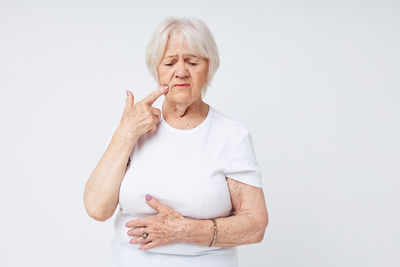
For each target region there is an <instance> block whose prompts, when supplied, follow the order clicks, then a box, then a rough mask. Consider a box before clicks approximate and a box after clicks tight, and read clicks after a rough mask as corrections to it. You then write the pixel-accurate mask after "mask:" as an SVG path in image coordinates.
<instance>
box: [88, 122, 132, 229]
mask: <svg viewBox="0 0 400 267" xmlns="http://www.w3.org/2000/svg"><path fill="white" fill-rule="evenodd" d="M120 128H121V125H119V126H118V127H117V129H116V131H115V132H114V135H113V136H112V138H111V141H110V144H109V145H108V147H107V149H106V151H105V152H104V154H103V156H102V157H101V158H100V160H99V162H98V163H97V165H96V167H95V169H94V170H93V172H92V174H91V175H90V178H89V179H88V181H87V182H86V186H85V190H84V204H85V208H86V211H87V213H88V214H89V216H90V217H92V218H94V219H95V220H98V221H105V220H107V219H108V218H110V217H111V216H112V215H113V214H114V211H115V209H116V207H117V205H118V196H119V188H120V185H121V182H122V179H123V178H124V175H125V171H126V167H127V163H128V160H129V155H130V153H131V151H132V148H133V146H134V145H135V144H136V142H137V140H138V139H139V138H138V137H137V136H134V137H130V136H128V135H127V134H125V133H126V132H127V131H121V129H120Z"/></svg>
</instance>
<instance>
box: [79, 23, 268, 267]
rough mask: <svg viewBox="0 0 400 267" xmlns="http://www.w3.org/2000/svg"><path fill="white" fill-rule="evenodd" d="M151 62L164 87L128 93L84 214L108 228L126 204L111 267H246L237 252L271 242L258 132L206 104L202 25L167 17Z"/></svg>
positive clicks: (208, 74) (211, 56)
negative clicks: (255, 137)
mask: <svg viewBox="0 0 400 267" xmlns="http://www.w3.org/2000/svg"><path fill="white" fill-rule="evenodd" d="M146 63H147V66H148V68H149V70H150V72H151V74H152V75H153V76H154V78H155V79H156V81H157V83H158V84H159V88H158V89H157V90H155V91H153V92H151V93H150V94H149V95H148V96H147V97H145V98H144V99H142V100H141V101H135V99H134V96H133V94H132V92H130V91H127V99H126V106H125V109H124V111H123V114H122V118H121V121H120V123H119V124H118V125H117V126H116V128H115V131H114V134H113V135H112V138H111V140H110V143H109V145H108V147H107V149H106V151H105V152H104V154H103V156H102V157H101V159H100V160H99V162H98V164H97V166H96V167H95V169H94V171H93V172H92V174H91V176H90V178H89V180H88V181H87V184H86V187H85V193H84V204H85V208H86V210H87V212H88V214H89V215H90V216H91V217H92V218H94V219H96V220H98V221H105V220H107V219H108V218H110V217H111V216H112V215H113V214H114V211H115V209H116V207H117V205H118V204H119V210H118V214H117V216H116V219H115V222H114V227H115V236H114V239H113V241H112V253H111V260H110V261H111V266H115V267H117V266H118V267H125V266H126V267H127V266H156V267H159V266H174V267H177V266H191V267H195V266H201V267H205V266H207V267H212V266H218V267H222V266H230V267H232V266H237V248H236V247H237V246H239V245H243V244H250V243H258V242H261V241H262V240H263V237H264V232H265V229H266V227H267V224H268V214H267V208H266V205H265V200H264V194H263V190H262V184H261V173H260V169H259V166H258V164H257V160H256V157H255V153H254V148H253V144H252V138H251V134H250V132H249V130H248V129H247V128H246V127H245V126H244V125H243V124H242V123H240V122H238V121H235V120H234V119H232V118H230V117H228V116H227V115H224V114H223V113H221V112H219V111H218V110H216V109H215V108H213V107H211V106H210V105H209V104H207V103H205V102H204V101H203V96H204V94H205V92H206V89H207V87H208V86H209V85H210V82H211V80H212V78H213V76H214V73H215V72H216V70H217V69H218V66H219V57H218V50H217V46H216V44H215V41H214V38H213V36H212V34H211V32H210V30H209V28H208V27H207V26H206V25H205V24H204V23H203V22H202V21H201V20H199V19H189V18H183V19H178V18H174V17H169V18H166V19H165V20H164V21H163V22H162V23H161V24H160V26H159V27H158V28H157V29H156V31H155V33H154V35H153V37H152V39H151V41H150V43H149V44H148V46H147V53H146ZM161 95H164V101H163V102H162V106H161V107H159V108H157V107H153V105H155V104H154V103H155V101H156V100H157V99H158V98H159V97H160V96H161ZM227 97H228V98H229V96H227ZM135 102H136V103H135Z"/></svg>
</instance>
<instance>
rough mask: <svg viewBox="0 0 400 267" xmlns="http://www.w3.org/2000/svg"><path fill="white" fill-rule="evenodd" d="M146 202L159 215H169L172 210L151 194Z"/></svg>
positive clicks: (147, 196)
mask: <svg viewBox="0 0 400 267" xmlns="http://www.w3.org/2000/svg"><path fill="white" fill-rule="evenodd" d="M146 202H147V204H149V206H150V207H152V208H153V209H155V210H156V211H158V213H167V212H170V211H171V208H170V207H169V206H168V205H166V204H163V203H161V202H160V201H159V200H158V199H156V198H154V197H152V196H150V195H149V194H147V195H146Z"/></svg>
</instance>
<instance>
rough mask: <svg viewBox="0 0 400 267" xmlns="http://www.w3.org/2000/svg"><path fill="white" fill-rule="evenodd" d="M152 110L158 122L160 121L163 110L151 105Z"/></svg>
mask: <svg viewBox="0 0 400 267" xmlns="http://www.w3.org/2000/svg"><path fill="white" fill-rule="evenodd" d="M151 112H152V113H153V114H154V115H155V116H156V117H157V119H158V120H157V122H159V121H160V120H161V110H160V109H158V108H153V107H151Z"/></svg>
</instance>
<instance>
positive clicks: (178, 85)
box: [174, 83, 190, 87]
mask: <svg viewBox="0 0 400 267" xmlns="http://www.w3.org/2000/svg"><path fill="white" fill-rule="evenodd" d="M189 85H190V84H188V83H176V84H175V85H174V86H177V87H187V86H189Z"/></svg>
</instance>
